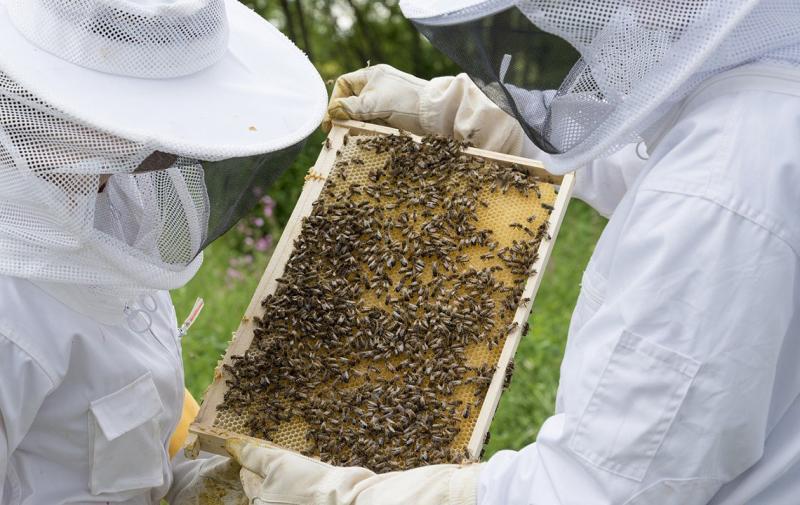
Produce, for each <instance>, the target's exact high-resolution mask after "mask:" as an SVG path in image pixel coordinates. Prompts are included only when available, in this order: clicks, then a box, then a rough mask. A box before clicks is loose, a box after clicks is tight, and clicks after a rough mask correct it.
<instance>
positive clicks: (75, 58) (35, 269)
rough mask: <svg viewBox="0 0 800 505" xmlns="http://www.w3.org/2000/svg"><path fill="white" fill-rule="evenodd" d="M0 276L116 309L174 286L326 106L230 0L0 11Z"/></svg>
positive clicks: (258, 24) (274, 38) (287, 50)
mask: <svg viewBox="0 0 800 505" xmlns="http://www.w3.org/2000/svg"><path fill="white" fill-rule="evenodd" d="M0 47H3V50H2V51H0V274H1V275H10V276H15V277H23V278H28V279H31V280H34V281H37V282H41V283H42V284H43V285H45V284H47V283H53V282H55V283H66V284H75V285H84V286H91V287H92V290H93V292H94V293H101V294H108V296H113V297H115V298H118V299H121V300H128V299H133V298H135V297H137V296H138V295H140V294H141V293H142V292H147V291H151V290H156V289H174V288H177V287H180V286H182V285H183V284H185V283H186V282H187V281H188V280H189V279H191V277H192V276H193V275H194V273H195V272H196V271H197V269H198V268H199V266H200V264H201V262H202V253H201V251H202V250H203V249H204V248H205V246H206V245H208V244H209V243H210V242H211V241H213V240H214V239H216V238H217V237H219V236H220V235H221V234H222V233H224V232H225V231H226V230H228V229H229V228H230V227H231V226H233V225H234V224H235V223H236V222H237V221H238V220H239V218H240V217H241V216H242V215H243V214H244V213H246V212H248V211H249V210H250V209H252V207H253V206H254V205H255V203H256V202H257V200H258V197H259V196H260V195H262V194H263V192H264V189H265V188H266V187H267V186H269V185H270V184H271V183H272V182H273V181H274V180H275V179H276V178H277V177H278V175H280V174H281V173H282V172H283V170H285V169H286V168H287V167H288V166H289V165H290V163H291V162H292V161H293V159H294V157H295V155H296V154H297V153H298V152H299V151H300V149H301V148H302V146H303V144H304V142H305V140H306V138H307V137H308V136H309V135H310V134H311V133H312V132H313V131H314V130H315V129H316V128H317V126H318V125H319V122H320V121H321V118H322V115H323V113H324V110H325V104H326V101H327V94H326V92H325V86H324V83H323V82H322V79H321V78H320V76H319V74H318V73H317V72H316V70H315V69H314V67H313V66H312V65H311V63H310V62H309V61H308V59H307V58H306V57H305V55H303V53H302V52H300V50H298V49H297V48H296V47H295V46H294V45H293V44H292V43H291V42H290V41H289V40H288V39H287V38H286V37H284V36H283V35H282V34H280V32H278V31H277V30H276V29H275V28H274V27H272V26H271V25H270V24H269V23H268V22H266V21H265V20H263V19H262V18H260V17H259V16H258V15H257V14H255V13H253V12H252V11H251V10H250V9H248V8H247V7H245V6H243V5H242V4H240V3H239V2H236V1H233V0H162V1H159V2H152V1H150V0H74V1H70V2H62V1H61V0H24V1H23V0H0Z"/></svg>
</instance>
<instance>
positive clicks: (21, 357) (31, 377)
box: [0, 329, 54, 503]
mask: <svg viewBox="0 0 800 505" xmlns="http://www.w3.org/2000/svg"><path fill="white" fill-rule="evenodd" d="M14 338H15V335H14V332H13V331H9V330H5V329H1V330H0V502H2V503H7V501H6V500H10V501H11V502H12V503H13V502H14V500H11V498H12V497H14V496H15V495H16V493H18V492H19V490H18V489H17V486H18V483H17V479H16V475H14V473H13V468H11V467H10V460H11V458H12V455H13V454H14V451H15V450H16V449H17V447H18V446H19V444H20V443H21V442H22V439H23V438H24V437H25V435H26V434H27V432H28V430H29V429H30V427H31V424H32V423H33V421H34V418H35V417H36V413H37V412H38V411H39V408H40V407H41V405H42V403H43V402H44V400H45V398H46V397H47V395H48V394H49V393H50V391H52V389H53V387H54V383H53V381H52V380H51V377H50V376H49V375H48V374H47V373H46V372H45V371H44V370H43V369H42V368H41V367H40V365H39V363H38V362H37V360H36V359H35V358H34V357H33V356H31V355H30V354H28V352H26V351H25V350H24V348H23V347H22V345H24V342H22V341H20V342H15V341H14V340H13V339H14Z"/></svg>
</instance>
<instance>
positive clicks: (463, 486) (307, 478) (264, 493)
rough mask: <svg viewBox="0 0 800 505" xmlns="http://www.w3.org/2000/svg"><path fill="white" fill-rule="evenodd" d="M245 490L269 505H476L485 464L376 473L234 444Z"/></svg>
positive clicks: (232, 450) (254, 500)
mask: <svg viewBox="0 0 800 505" xmlns="http://www.w3.org/2000/svg"><path fill="white" fill-rule="evenodd" d="M227 449H228V451H229V452H230V453H231V454H232V455H233V457H234V459H235V460H236V461H237V462H239V463H240V464H241V465H242V472H241V477H242V486H243V488H244V492H245V494H246V495H247V497H248V498H249V499H250V500H251V502H252V503H258V504H263V505H409V504H413V505H475V503H476V502H477V497H476V495H477V487H478V471H479V469H480V467H481V465H479V464H471V465H432V466H426V467H420V468H415V469H413V470H408V471H405V472H392V473H386V474H381V475H376V474H374V473H372V472H371V471H369V470H366V469H364V468H357V467H334V466H331V465H328V464H325V463H322V462H320V461H317V460H315V459H311V458H307V457H305V456H302V455H300V454H297V453H293V452H290V451H287V450H284V449H278V448H267V447H258V446H254V445H250V444H247V443H245V442H243V441H240V440H231V441H229V442H228V444H227Z"/></svg>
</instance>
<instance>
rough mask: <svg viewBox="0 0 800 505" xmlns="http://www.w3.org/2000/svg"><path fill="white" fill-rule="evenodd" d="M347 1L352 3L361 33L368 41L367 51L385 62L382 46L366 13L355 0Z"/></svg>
mask: <svg viewBox="0 0 800 505" xmlns="http://www.w3.org/2000/svg"><path fill="white" fill-rule="evenodd" d="M347 3H348V4H350V8H351V9H352V10H353V14H355V18H356V25H357V26H358V29H359V31H360V32H361V35H362V36H363V37H364V41H365V42H366V43H367V53H370V54H372V55H373V56H374V58H375V59H377V60H378V62H379V63H383V62H384V58H383V53H382V52H381V46H380V44H379V43H378V40H377V39H376V38H375V37H373V35H372V29H371V28H370V26H369V21H368V20H367V17H366V15H364V11H362V10H361V8H360V7H359V6H358V5H357V4H356V2H354V1H353V0H347Z"/></svg>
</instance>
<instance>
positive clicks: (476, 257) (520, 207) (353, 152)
mask: <svg viewBox="0 0 800 505" xmlns="http://www.w3.org/2000/svg"><path fill="white" fill-rule="evenodd" d="M361 138H363V137H350V138H349V141H348V142H346V143H345V145H344V146H342V148H341V150H340V151H339V152H338V154H337V163H336V164H335V166H334V168H333V169H332V171H331V173H330V175H329V177H328V179H327V182H326V184H325V186H324V188H323V191H322V194H321V195H320V198H321V199H329V200H335V199H337V198H341V197H342V195H343V193H344V192H345V191H346V190H347V187H348V186H351V185H353V184H361V185H366V184H368V183H369V180H368V174H369V172H370V171H371V170H373V169H377V168H380V167H382V166H383V165H384V163H385V162H386V157H387V155H386V154H381V155H378V154H375V153H374V152H371V151H367V150H365V149H363V148H362V147H360V146H359V140H360V139H361ZM354 159H359V160H362V161H363V164H355V163H352V161H353V160H354ZM342 170H346V182H345V181H343V180H342V178H341V176H340V173H339V172H340V171H342ZM331 180H335V181H336V183H335V184H330V181H331ZM539 188H540V193H541V198H540V197H539V196H538V195H536V194H535V193H534V192H530V193H529V194H528V195H527V196H525V195H523V194H521V193H520V192H518V191H512V190H509V191H507V192H501V191H491V190H490V189H489V188H486V189H485V190H483V191H482V192H481V194H480V195H479V198H480V199H481V200H484V201H485V202H486V203H488V206H479V207H478V217H479V223H478V226H479V227H481V228H487V229H490V230H492V232H493V235H492V240H494V241H496V242H498V245H497V248H496V249H497V250H499V249H500V248H502V247H510V246H511V245H512V243H513V241H515V240H516V241H524V240H529V236H528V235H526V233H525V231H523V230H522V229H519V228H513V227H511V226H509V225H510V224H511V223H525V224H526V225H527V226H528V227H529V228H531V229H536V228H537V227H538V226H539V225H541V224H542V223H543V222H545V221H547V220H548V219H549V217H550V214H549V212H548V211H547V210H546V209H545V208H543V207H542V204H547V205H551V206H552V205H554V202H555V200H556V196H557V188H556V186H554V185H552V184H549V183H545V182H541V183H540V185H539ZM389 213H390V215H391V211H389ZM395 215H396V214H395ZM529 219H532V220H529ZM464 252H465V253H466V254H468V255H469V258H470V261H469V263H468V266H472V267H475V268H476V269H481V268H487V267H492V266H498V267H503V266H504V263H503V262H502V260H500V259H498V258H497V256H495V257H493V258H488V259H481V258H480V256H481V255H483V254H486V253H489V249H488V248H487V247H486V246H471V247H470V248H469V249H468V250H466V251H464ZM464 252H462V253H464ZM421 275H422V278H423V279H424V280H425V282H427V281H429V280H430V279H431V272H430V268H429V266H426V269H425V271H424V272H423V273H422V274H421ZM534 275H536V274H534ZM495 277H496V278H498V280H501V281H503V282H506V283H508V284H511V283H512V282H513V281H514V279H515V277H519V276H518V275H517V276H515V275H514V274H512V273H511V272H509V271H508V270H507V269H503V270H498V271H497V273H496V274H495ZM494 299H495V302H496V303H497V304H498V306H499V305H500V304H501V303H502V297H501V296H499V295H498V296H496V297H495V298H494ZM364 301H365V303H367V304H368V305H372V306H383V301H382V300H381V299H379V298H378V297H376V296H370V295H369V294H368V295H367V297H366V299H365V300H364ZM531 303H532V302H529V303H528V306H527V308H528V309H529V308H530V304H531ZM383 307H385V306H383ZM513 317H514V315H513V311H512V312H511V315H510V316H509V317H508V320H507V321H500V322H498V323H499V325H504V326H508V325H510V324H511V323H512V320H513ZM506 338H507V337H506ZM504 344H505V339H503V340H501V341H500V342H499V345H496V346H493V347H491V346H488V345H487V344H486V343H485V342H478V343H474V344H470V345H469V346H468V347H467V348H466V353H465V355H466V357H467V365H469V366H475V367H480V366H482V365H485V366H487V367H495V366H497V365H498V361H499V358H500V353H501V351H502V349H503V345H504ZM380 369H381V372H380V373H381V375H382V376H384V377H387V378H388V377H391V376H392V372H390V371H389V370H388V369H387V368H386V367H385V366H381V367H380ZM363 381H364V379H362V378H361V377H354V378H353V380H351V381H350V382H348V383H347V384H338V385H336V386H335V387H357V386H358V385H359V384H361V383H363ZM477 387H478V386H477V385H475V384H464V385H462V386H459V387H458V388H456V389H455V390H454V392H453V394H452V395H451V396H449V398H450V399H451V400H461V401H462V402H464V404H474V402H475V400H474V399H475V390H476V388H477ZM483 400H484V399H483V398H481V399H480V404H479V405H476V406H475V407H474V408H471V409H470V412H469V415H467V416H466V417H465V416H464V415H462V414H459V415H458V416H457V417H458V421H457V422H458V425H459V426H458V427H459V429H460V431H459V432H458V434H457V435H456V437H455V439H454V440H453V442H452V444H451V449H453V450H454V452H458V451H461V452H465V450H466V448H467V445H468V443H469V440H470V438H471V436H472V434H473V431H474V430H475V426H476V421H477V418H478V415H479V413H480V411H481V407H482V404H483ZM459 412H462V411H459ZM213 426H214V427H215V428H220V429H225V430H228V431H230V432H233V433H238V434H243V435H251V434H250V433H248V430H247V428H246V425H245V419H244V417H243V416H240V415H237V414H235V413H234V412H233V411H232V410H217V412H216V417H215V420H214V425H213ZM313 429H314V426H309V425H307V424H306V423H305V422H304V421H303V420H301V419H299V418H297V417H295V418H293V419H292V420H290V421H286V422H283V423H282V424H280V425H279V426H278V428H277V429H276V430H275V431H274V432H273V433H272V436H271V439H270V441H271V442H273V443H275V444H277V445H279V446H282V447H285V448H287V449H291V450H295V451H298V452H309V451H311V450H312V447H311V445H310V442H309V441H308V440H307V433H308V432H309V430H313ZM473 456H475V455H473Z"/></svg>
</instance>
